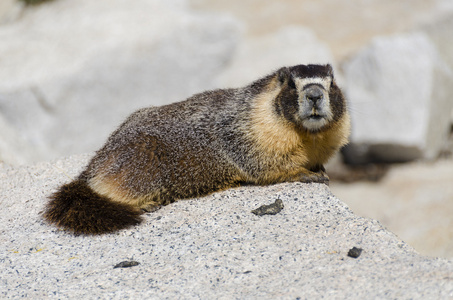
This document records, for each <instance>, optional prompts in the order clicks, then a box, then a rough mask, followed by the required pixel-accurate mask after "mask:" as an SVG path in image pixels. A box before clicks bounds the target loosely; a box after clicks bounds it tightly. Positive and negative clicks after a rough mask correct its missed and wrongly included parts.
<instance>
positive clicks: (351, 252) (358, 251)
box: [348, 247, 362, 258]
mask: <svg viewBox="0 0 453 300" xmlns="http://www.w3.org/2000/svg"><path fill="white" fill-rule="evenodd" d="M360 254H362V248H357V247H353V248H352V249H350V250H349V251H348V256H349V257H352V258H357V257H359V256H360Z"/></svg>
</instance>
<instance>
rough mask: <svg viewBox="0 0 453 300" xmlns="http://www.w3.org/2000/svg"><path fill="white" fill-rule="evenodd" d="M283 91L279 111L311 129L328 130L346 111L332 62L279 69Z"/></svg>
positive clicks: (302, 126) (297, 123)
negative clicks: (329, 63) (330, 63)
mask: <svg viewBox="0 0 453 300" xmlns="http://www.w3.org/2000/svg"><path fill="white" fill-rule="evenodd" d="M277 76H278V80H279V82H280V84H281V91H280V93H279V95H278V96H277V98H276V103H275V105H276V110H277V112H279V113H281V114H283V115H284V116H285V118H287V119H288V120H290V121H292V122H293V123H295V124H296V125H297V126H298V127H300V128H303V129H305V130H308V131H310V132H318V131H322V130H323V129H327V128H328V127H330V125H332V124H333V123H334V122H335V121H338V120H339V119H340V118H341V117H342V116H343V115H344V114H345V113H346V104H345V99H344V96H343V94H342V93H341V90H340V89H339V88H338V86H337V85H336V83H335V80H334V76H333V71H332V67H331V66H330V65H298V66H294V67H288V68H286V67H285V68H281V69H280V70H278V71H277Z"/></svg>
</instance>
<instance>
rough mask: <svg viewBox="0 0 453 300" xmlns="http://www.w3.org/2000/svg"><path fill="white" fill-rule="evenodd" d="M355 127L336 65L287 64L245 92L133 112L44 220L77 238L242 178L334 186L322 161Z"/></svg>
mask: <svg viewBox="0 0 453 300" xmlns="http://www.w3.org/2000/svg"><path fill="white" fill-rule="evenodd" d="M349 131H350V121H349V115H348V112H347V108H346V101H345V98H344V96H343V94H342V92H341V90H340V89H339V87H338V86H337V85H336V83H335V81H334V76H333V71H332V67H331V66H330V65H297V66H293V67H283V68H281V69H279V70H278V71H276V72H274V73H272V74H270V75H268V76H265V77H263V78H261V79H259V80H257V81H255V82H253V83H251V84H250V85H248V86H246V87H243V88H238V89H224V90H214V91H208V92H204V93H200V94H196V95H194V96H192V97H190V98H189V99H187V100H185V101H182V102H178V103H173V104H169V105H165V106H161V107H149V108H144V109H141V110H138V111H137V112H135V113H133V114H132V115H131V116H130V117H129V118H128V119H126V121H125V122H124V123H123V124H122V125H121V126H120V127H119V128H118V129H117V130H116V131H114V132H113V133H112V134H111V136H110V137H109V138H108V140H107V142H106V144H105V145H104V146H103V147H102V148H101V149H100V150H98V151H97V152H96V154H95V156H94V157H93V158H92V159H91V161H90V163H89V164H88V166H87V167H86V169H85V170H84V171H83V172H82V173H81V174H80V175H79V176H78V177H77V178H76V179H75V180H74V181H72V182H71V183H68V184H65V185H63V186H61V187H60V188H59V190H58V191H57V192H56V193H54V194H53V195H51V196H50V202H49V203H48V205H47V207H46V209H45V211H44V214H43V216H44V218H45V219H46V220H47V221H48V222H50V223H53V224H55V225H57V226H59V227H62V228H64V229H66V230H69V231H72V232H73V233H75V234H101V233H108V232H113V231H116V230H119V229H122V228H126V227H129V226H131V225H135V224H138V223H140V221H141V220H142V219H141V216H140V215H141V214H142V213H143V212H144V211H153V210H156V209H157V208H159V207H160V206H161V205H167V204H169V203H172V202H174V201H176V200H179V199H184V198H193V197H198V196H202V195H206V194H209V193H212V192H215V191H219V190H225V189H228V188H231V187H236V186H239V185H240V184H242V183H246V184H257V185H267V184H274V183H280V182H291V181H292V182H293V181H299V182H327V181H328V177H327V176H326V175H325V173H324V172H325V170H324V167H323V164H324V163H326V162H327V160H328V159H329V158H330V157H331V156H332V155H333V154H334V153H335V152H336V151H337V150H339V149H340V148H341V147H342V146H343V145H345V144H346V143H347V140H348V136H349Z"/></svg>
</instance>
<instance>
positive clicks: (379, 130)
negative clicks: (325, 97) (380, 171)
mask: <svg viewBox="0 0 453 300" xmlns="http://www.w3.org/2000/svg"><path fill="white" fill-rule="evenodd" d="M343 69H344V76H345V81H346V88H345V91H346V95H347V98H348V99H349V101H350V111H351V122H352V134H351V145H350V147H348V148H347V150H346V152H345V153H346V158H347V161H349V162H352V163H367V162H373V161H377V162H402V161H410V160H414V159H418V158H425V159H433V158H436V157H437V156H438V155H439V154H440V152H441V151H442V150H443V147H444V146H445V142H446V141H447V138H448V136H449V132H450V115H451V111H452V109H453V101H451V99H452V98H453V88H452V86H451V82H453V73H452V70H451V69H450V68H449V67H448V65H446V64H445V62H443V61H441V59H440V56H439V55H438V53H437V51H436V48H435V47H434V46H433V45H432V42H431V41H430V40H429V39H428V37H427V36H426V35H424V34H422V33H412V34H407V35H398V36H392V37H380V38H375V39H374V40H373V42H372V43H371V44H370V45H369V46H368V47H366V48H365V49H363V50H362V51H361V52H360V53H358V54H357V55H356V56H355V57H353V58H352V59H351V60H350V61H348V62H346V63H345V64H344V68H343Z"/></svg>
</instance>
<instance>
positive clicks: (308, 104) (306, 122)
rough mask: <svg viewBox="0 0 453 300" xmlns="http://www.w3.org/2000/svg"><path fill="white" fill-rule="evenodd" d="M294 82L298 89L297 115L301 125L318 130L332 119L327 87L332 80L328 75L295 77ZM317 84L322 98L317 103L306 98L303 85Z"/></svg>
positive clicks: (311, 129)
mask: <svg viewBox="0 0 453 300" xmlns="http://www.w3.org/2000/svg"><path fill="white" fill-rule="evenodd" d="M294 82H295V84H296V88H297V90H298V91H299V115H298V117H299V118H300V120H301V121H302V126H304V127H305V128H306V129H308V130H310V131H318V130H320V129H321V128H322V127H324V126H326V125H327V124H328V123H329V122H330V121H331V120H332V119H333V112H332V110H331V109H330V99H329V89H330V84H331V82H332V78H330V77H313V78H295V79H294ZM313 84H315V85H319V86H321V87H322V88H321V87H319V88H320V89H321V90H322V94H323V97H322V100H320V101H319V102H318V103H317V104H314V103H313V102H312V101H310V100H308V99H307V98H306V91H305V90H304V87H306V86H307V85H313Z"/></svg>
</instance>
